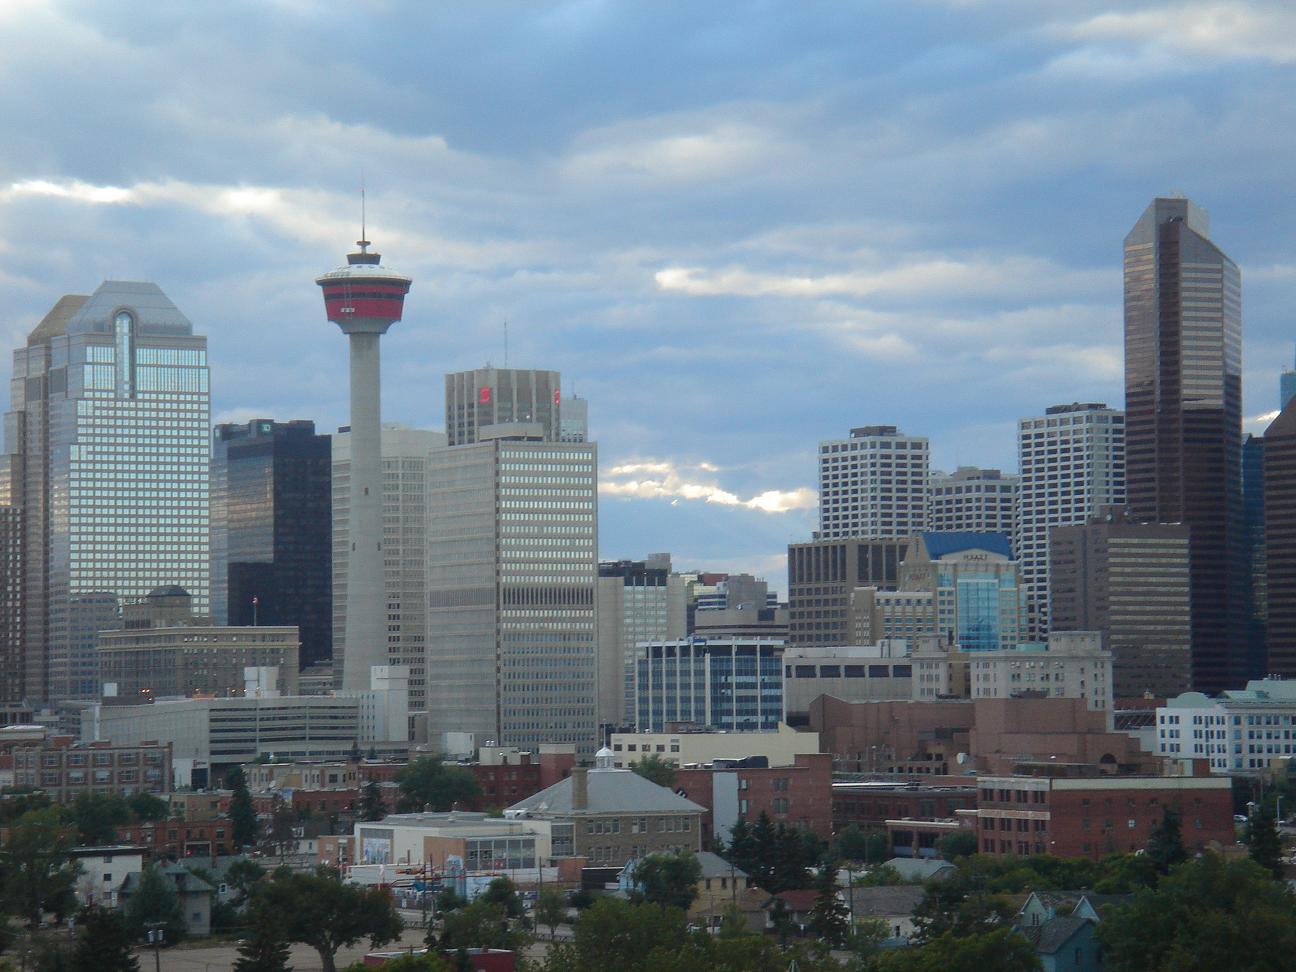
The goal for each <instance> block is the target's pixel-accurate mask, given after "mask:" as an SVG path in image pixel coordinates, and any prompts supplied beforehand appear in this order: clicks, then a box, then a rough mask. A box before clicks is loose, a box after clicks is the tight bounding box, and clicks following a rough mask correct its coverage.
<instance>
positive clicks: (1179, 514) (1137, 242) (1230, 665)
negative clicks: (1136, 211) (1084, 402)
mask: <svg viewBox="0 0 1296 972" xmlns="http://www.w3.org/2000/svg"><path fill="white" fill-rule="evenodd" d="M1125 490H1126V497H1127V502H1128V505H1129V509H1130V511H1131V513H1133V515H1134V516H1135V517H1136V518H1138V519H1141V520H1145V521H1150V522H1154V523H1184V524H1187V525H1188V526H1189V527H1190V528H1191V530H1192V538H1191V541H1190V544H1191V572H1192V578H1191V585H1192V592H1191V597H1192V681H1193V688H1194V689H1197V690H1199V691H1203V692H1219V691H1221V690H1223V689H1228V688H1237V687H1239V686H1240V685H1241V684H1242V683H1243V682H1244V681H1245V680H1246V678H1247V676H1248V675H1254V674H1256V673H1253V672H1248V670H1247V669H1248V667H1249V665H1250V658H1249V653H1248V647H1247V622H1248V616H1249V606H1248V604H1247V577H1246V573H1247V566H1248V565H1247V551H1246V531H1245V524H1244V519H1243V507H1242V279H1241V275H1240V274H1239V272H1238V268H1237V264H1235V263H1234V262H1233V261H1232V260H1230V259H1229V258H1228V256H1227V255H1226V254H1225V253H1224V252H1223V251H1222V250H1220V248H1219V247H1218V246H1216V245H1215V244H1214V243H1213V242H1212V241H1211V239H1210V223H1209V221H1208V220H1207V218H1206V214H1205V213H1204V212H1202V210H1201V209H1199V208H1198V207H1197V206H1195V205H1193V203H1192V202H1190V201H1189V200H1187V199H1182V198H1170V199H1156V200H1154V201H1153V202H1152V204H1151V205H1149V206H1148V208H1147V209H1146V210H1145V211H1144V213H1143V215H1142V216H1141V217H1140V218H1139V221H1138V222H1137V223H1135V224H1134V228H1133V229H1132V230H1130V232H1129V234H1128V235H1127V236H1126V237H1125Z"/></svg>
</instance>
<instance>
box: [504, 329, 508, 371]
mask: <svg viewBox="0 0 1296 972" xmlns="http://www.w3.org/2000/svg"><path fill="white" fill-rule="evenodd" d="M504 367H505V368H507V367H508V318H505V319H504Z"/></svg>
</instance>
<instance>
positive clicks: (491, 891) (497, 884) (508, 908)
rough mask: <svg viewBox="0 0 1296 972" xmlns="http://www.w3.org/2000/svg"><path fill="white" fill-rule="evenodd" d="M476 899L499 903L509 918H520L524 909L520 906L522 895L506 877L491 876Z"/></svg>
mask: <svg viewBox="0 0 1296 972" xmlns="http://www.w3.org/2000/svg"><path fill="white" fill-rule="evenodd" d="M477 900H478V901H487V902H490V903H491V904H497V905H500V906H501V907H502V908H503V909H504V913H505V914H506V915H508V917H510V918H521V917H522V915H523V914H524V913H525V910H526V909H524V908H523V907H522V895H520V894H518V889H517V885H516V884H514V883H513V882H512V881H510V880H509V879H508V878H506V877H497V878H492V879H491V882H490V884H488V885H486V890H484V891H482V893H481V894H480V895H479V896H478V898H477Z"/></svg>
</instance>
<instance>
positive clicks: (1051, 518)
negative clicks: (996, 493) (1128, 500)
mask: <svg viewBox="0 0 1296 972" xmlns="http://www.w3.org/2000/svg"><path fill="white" fill-rule="evenodd" d="M1017 461H1018V468H1019V469H1020V479H1021V481H1020V483H1019V485H1018V499H1017V529H1016V532H1015V534H1014V536H1013V551H1014V554H1015V556H1016V557H1017V561H1018V563H1019V564H1020V565H1021V576H1022V583H1023V585H1024V586H1025V588H1026V597H1027V624H1026V628H1027V637H1028V638H1029V639H1030V640H1032V641H1038V640H1040V639H1041V638H1042V637H1043V636H1044V635H1046V634H1047V633H1048V630H1049V530H1051V529H1052V528H1054V527H1060V526H1071V525H1073V524H1077V523H1085V522H1086V521H1088V519H1089V517H1091V516H1093V515H1094V514H1096V513H1097V512H1098V510H1099V508H1101V507H1104V506H1122V505H1123V504H1124V502H1125V413H1124V412H1121V411H1117V410H1116V409H1113V408H1108V407H1107V406H1106V405H1105V404H1102V403H1088V404H1081V403H1075V404H1071V405H1054V406H1052V407H1051V408H1048V409H1045V414H1044V415H1040V416H1033V417H1031V418H1024V419H1021V420H1020V421H1019V422H1018V423H1017Z"/></svg>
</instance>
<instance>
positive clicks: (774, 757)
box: [611, 724, 819, 769]
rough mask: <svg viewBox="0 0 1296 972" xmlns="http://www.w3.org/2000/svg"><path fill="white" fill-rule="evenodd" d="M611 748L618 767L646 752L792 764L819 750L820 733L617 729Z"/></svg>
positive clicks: (671, 759) (673, 759)
mask: <svg viewBox="0 0 1296 972" xmlns="http://www.w3.org/2000/svg"><path fill="white" fill-rule="evenodd" d="M611 748H612V766H613V767H615V768H617V769H623V768H627V767H629V766H631V765H632V764H634V763H637V762H639V760H641V759H643V758H644V757H645V756H659V757H661V758H662V759H663V760H665V761H666V762H668V763H673V764H675V765H676V766H685V765H688V764H689V763H709V762H711V761H712V760H716V759H743V758H744V757H747V756H764V757H766V758H767V759H768V760H769V765H771V766H791V765H792V764H793V763H795V762H796V758H797V756H800V755H805V754H807V753H817V752H819V735H818V733H814V732H797V731H796V730H795V729H793V728H792V727H790V726H788V725H786V724H780V725H779V727H778V729H777V730H775V731H773V732H614V733H612V740H611Z"/></svg>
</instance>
